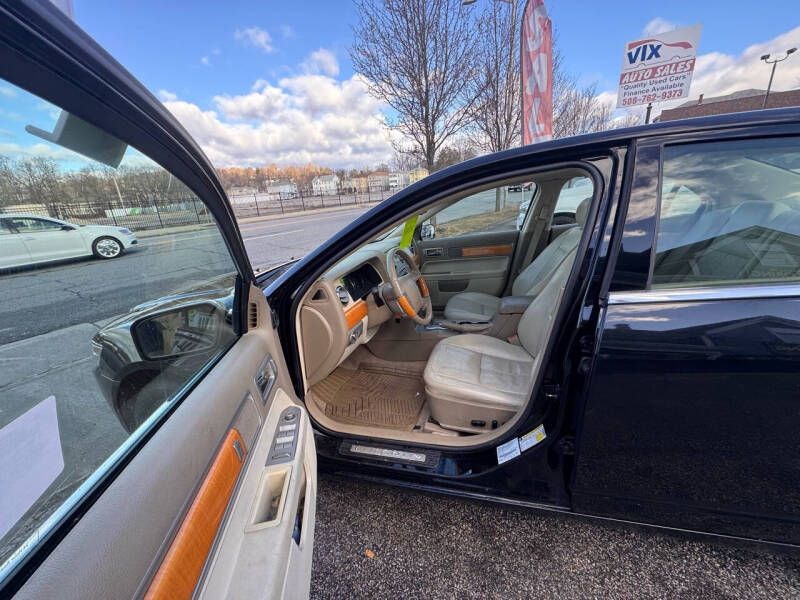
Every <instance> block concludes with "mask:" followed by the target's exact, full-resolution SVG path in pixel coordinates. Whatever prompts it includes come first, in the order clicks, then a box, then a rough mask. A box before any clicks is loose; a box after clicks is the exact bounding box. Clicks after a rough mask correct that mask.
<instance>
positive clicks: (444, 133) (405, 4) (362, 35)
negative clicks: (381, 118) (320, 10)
mask: <svg viewBox="0 0 800 600" xmlns="http://www.w3.org/2000/svg"><path fill="white" fill-rule="evenodd" d="M355 6H356V11H357V13H358V14H359V21H358V24H357V25H356V26H355V27H354V38H355V41H354V44H353V46H352V48H351V49H350V56H351V58H352V60H353V64H354V65H355V68H356V71H358V72H359V73H361V74H362V75H364V77H366V79H367V81H368V82H369V89H370V92H371V93H372V94H373V95H374V96H375V97H377V98H379V99H381V100H383V101H384V102H386V103H387V104H388V105H389V106H390V107H391V108H392V109H393V110H394V111H395V112H396V113H397V117H396V119H395V121H394V123H393V126H394V127H395V128H396V129H397V130H398V131H399V132H400V133H401V134H402V135H403V136H404V137H405V138H407V139H409V140H411V142H412V143H413V144H414V146H415V149H418V151H419V153H420V154H421V155H422V156H423V157H424V159H425V164H426V165H427V167H428V170H429V171H433V168H434V164H435V160H436V152H437V150H438V149H439V148H440V147H441V146H442V145H443V144H444V143H445V142H446V141H447V140H448V139H449V138H450V137H452V136H453V135H455V134H457V133H458V132H460V131H461V130H462V129H464V127H466V126H467V125H468V124H469V123H470V122H471V120H472V118H473V116H472V108H473V106H474V105H475V103H476V101H477V98H476V93H475V86H474V85H473V83H472V82H473V81H474V79H475V73H476V70H477V54H478V52H477V48H478V35H477V28H476V27H475V23H474V22H472V21H471V20H470V16H469V13H468V12H466V11H464V10H463V8H462V6H461V1H460V0H355Z"/></svg>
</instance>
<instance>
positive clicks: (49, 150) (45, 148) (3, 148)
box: [0, 142, 86, 161]
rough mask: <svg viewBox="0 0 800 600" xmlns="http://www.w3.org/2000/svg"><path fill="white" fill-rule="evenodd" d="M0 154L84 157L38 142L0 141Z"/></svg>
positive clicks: (23, 156)
mask: <svg viewBox="0 0 800 600" xmlns="http://www.w3.org/2000/svg"><path fill="white" fill-rule="evenodd" d="M0 154H6V155H8V156H13V157H15V158H31V157H42V158H52V159H53V160H58V161H61V160H83V161H85V160H86V159H85V158H84V157H83V156H81V155H80V154H78V153H77V152H73V151H72V150H68V149H67V148H62V147H60V146H54V145H51V144H45V143H42V142H40V143H38V144H33V145H32V146H22V145H20V144H14V143H0Z"/></svg>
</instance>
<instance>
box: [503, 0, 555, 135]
mask: <svg viewBox="0 0 800 600" xmlns="http://www.w3.org/2000/svg"><path fill="white" fill-rule="evenodd" d="M512 1H514V0H512ZM520 52H521V53H522V56H521V62H522V143H523V144H524V145H527V144H532V143H534V142H543V141H546V140H549V139H550V138H552V137H553V24H552V23H551V22H550V18H549V17H548V16H547V9H546V8H545V7H544V1H543V0H528V2H527V3H526V4H525V10H524V11H523V13H522V45H521V48H520Z"/></svg>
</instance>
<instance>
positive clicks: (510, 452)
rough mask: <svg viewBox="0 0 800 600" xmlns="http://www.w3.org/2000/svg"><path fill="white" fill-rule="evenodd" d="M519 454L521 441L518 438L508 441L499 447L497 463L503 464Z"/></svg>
mask: <svg viewBox="0 0 800 600" xmlns="http://www.w3.org/2000/svg"><path fill="white" fill-rule="evenodd" d="M517 456H519V441H518V440H517V438H514V439H513V440H509V441H507V442H506V443H505V444H501V445H500V446H498V447H497V464H498V465H502V464H503V463H504V462H506V461H507V460H511V459H512V458H515V457H517Z"/></svg>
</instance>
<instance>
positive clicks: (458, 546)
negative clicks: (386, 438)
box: [311, 475, 800, 600]
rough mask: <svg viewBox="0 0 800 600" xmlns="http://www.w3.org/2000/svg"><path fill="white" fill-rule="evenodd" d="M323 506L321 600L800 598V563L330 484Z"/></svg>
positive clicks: (321, 491) (626, 529) (317, 576)
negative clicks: (385, 599) (341, 599)
mask: <svg viewBox="0 0 800 600" xmlns="http://www.w3.org/2000/svg"><path fill="white" fill-rule="evenodd" d="M317 500H318V501H317V525H316V530H315V534H314V562H313V571H312V579H311V598H312V599H314V600H323V599H328V598H330V599H335V600H338V599H339V598H345V597H346V598H353V599H358V598H387V599H389V598H392V599H393V598H398V599H399V598H430V599H438V598H453V599H459V600H460V599H462V598H463V599H469V598H474V599H476V600H478V599H480V600H484V599H503V600H506V599H508V600H511V599H514V598H526V599H527V598H553V599H558V598H564V599H569V600H572V599H574V598H608V599H612V598H625V599H627V598H686V599H692V600H704V599H709V600H711V599H714V600H716V599H733V598H765V599H767V598H769V599H772V598H787V599H788V598H798V597H800V557H798V556H797V555H782V554H770V553H769V552H766V551H762V550H759V549H754V548H750V547H736V546H731V545H726V544H723V543H722V542H713V541H706V540H700V541H698V540H692V539H687V538H686V537H679V536H677V535H672V534H666V533H661V532H659V531H656V530H645V529H641V528H634V527H632V526H622V525H612V524H604V523H602V522H598V521H589V520H587V519H582V518H577V517H571V516H562V515H557V514H550V513H539V512H534V511H530V510H522V509H516V508H509V507H505V506H499V505H493V504H488V503H479V502H475V501H471V500H461V499H456V498H449V497H444V496H435V495H432V494H427V493H422V492H416V491H412V490H405V489H397V488H388V487H385V486H381V485H376V484H373V483H366V482H363V481H352V480H342V479H338V478H333V477H330V476H324V475H323V476H321V477H320V480H319V487H318V492H317ZM387 517H388V518H387ZM367 550H369V551H370V552H371V553H372V558H370V557H369V556H368V555H367V553H366V551H367Z"/></svg>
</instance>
